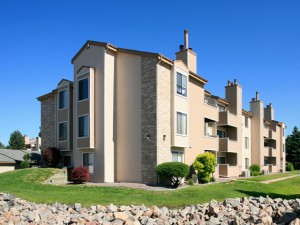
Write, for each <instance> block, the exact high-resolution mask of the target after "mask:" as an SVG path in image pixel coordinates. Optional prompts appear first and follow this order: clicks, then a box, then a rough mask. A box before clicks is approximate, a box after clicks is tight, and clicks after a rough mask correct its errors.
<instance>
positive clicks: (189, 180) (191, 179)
mask: <svg viewBox="0 0 300 225" xmlns="http://www.w3.org/2000/svg"><path fill="white" fill-rule="evenodd" d="M187 183H188V185H194V184H195V182H194V180H193V178H190V179H188V180H187Z"/></svg>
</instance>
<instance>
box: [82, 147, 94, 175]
mask: <svg viewBox="0 0 300 225" xmlns="http://www.w3.org/2000/svg"><path fill="white" fill-rule="evenodd" d="M84 154H89V155H93V160H92V161H93V162H92V167H93V168H92V169H91V167H90V165H88V166H87V167H88V168H89V173H90V174H94V171H95V153H94V152H82V166H85V165H84V162H83V155H84ZM89 161H90V159H89ZM89 163H90V162H89Z"/></svg>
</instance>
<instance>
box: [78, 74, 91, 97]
mask: <svg viewBox="0 0 300 225" xmlns="http://www.w3.org/2000/svg"><path fill="white" fill-rule="evenodd" d="M84 80H87V97H86V98H84V99H80V82H81V81H84ZM77 82H78V88H77V89H78V94H77V98H78V102H82V101H86V100H89V98H90V93H89V91H90V79H89V77H83V78H80V79H78V80H77Z"/></svg>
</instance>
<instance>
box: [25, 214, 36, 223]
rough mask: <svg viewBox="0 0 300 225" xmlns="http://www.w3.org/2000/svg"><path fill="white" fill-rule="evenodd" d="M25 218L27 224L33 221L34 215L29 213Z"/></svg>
mask: <svg viewBox="0 0 300 225" xmlns="http://www.w3.org/2000/svg"><path fill="white" fill-rule="evenodd" d="M27 217H28V221H29V222H33V221H34V220H35V215H34V213H33V212H29V213H28V215H27Z"/></svg>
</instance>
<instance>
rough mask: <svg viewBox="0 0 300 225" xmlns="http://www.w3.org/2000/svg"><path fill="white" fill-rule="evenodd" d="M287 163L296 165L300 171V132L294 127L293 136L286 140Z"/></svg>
mask: <svg viewBox="0 0 300 225" xmlns="http://www.w3.org/2000/svg"><path fill="white" fill-rule="evenodd" d="M286 161H287V162H290V163H292V164H293V165H294V168H295V169H300V131H299V130H298V127H294V129H293V132H292V134H291V135H288V137H287V139H286Z"/></svg>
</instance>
